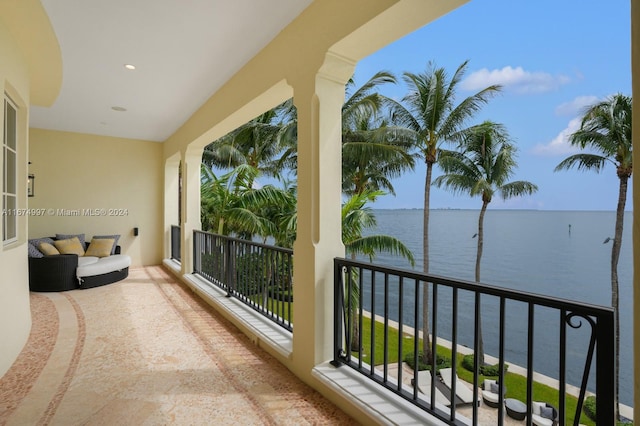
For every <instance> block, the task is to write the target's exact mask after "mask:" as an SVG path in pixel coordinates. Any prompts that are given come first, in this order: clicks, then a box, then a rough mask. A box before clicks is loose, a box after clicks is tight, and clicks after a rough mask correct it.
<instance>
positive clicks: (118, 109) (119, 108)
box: [111, 106, 127, 112]
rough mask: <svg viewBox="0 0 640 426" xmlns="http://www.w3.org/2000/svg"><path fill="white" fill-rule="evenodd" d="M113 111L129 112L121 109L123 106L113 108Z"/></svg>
mask: <svg viewBox="0 0 640 426" xmlns="http://www.w3.org/2000/svg"><path fill="white" fill-rule="evenodd" d="M111 109H112V110H114V111H118V112H124V111H126V110H127V109H126V108H124V107H121V106H112V107H111Z"/></svg>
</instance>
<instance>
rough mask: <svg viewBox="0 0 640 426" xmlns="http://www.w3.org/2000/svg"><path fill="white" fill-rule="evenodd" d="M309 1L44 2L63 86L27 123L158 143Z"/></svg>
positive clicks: (110, 0) (172, 0) (45, 127)
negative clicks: (59, 54) (58, 50)
mask: <svg viewBox="0 0 640 426" xmlns="http://www.w3.org/2000/svg"><path fill="white" fill-rule="evenodd" d="M311 2H312V0H269V1H264V0H233V1H230V0H135V1H131V0H108V1H105V0H82V1H78V0H42V4H43V6H44V8H45V10H46V12H47V14H48V15H49V18H50V20H51V24H52V26H53V29H54V31H55V33H56V36H57V37H58V41H59V43H60V48H61V51H62V63H63V82H62V89H61V91H60V95H59V96H58V98H57V100H56V101H55V103H54V104H53V106H51V107H49V108H45V107H37V106H33V107H32V108H31V110H30V126H31V127H36V128H43V129H54V130H64V131H71V132H80V133H91V134H98V135H105V136H116V137H124V138H133V139H144V140H151V141H164V140H166V139H167V138H168V137H169V136H170V135H171V134H173V133H174V132H175V130H177V129H178V127H180V126H181V125H182V124H183V123H184V122H185V121H186V120H187V118H189V117H190V116H191V115H192V114H193V113H194V112H195V111H196V110H197V109H198V107H199V106H200V105H202V104H203V103H204V102H205V101H206V100H207V99H208V98H209V97H210V96H211V95H212V94H213V93H214V92H215V91H216V90H217V89H218V88H220V87H221V86H222V85H223V84H224V83H225V82H226V81H227V80H228V79H229V78H230V77H231V76H233V75H234V74H235V73H236V72H237V71H238V70H239V69H240V68H241V67H242V66H243V65H244V64H245V63H247V62H248V60H249V59H251V58H252V57H253V56H254V55H255V54H256V53H258V52H259V51H260V50H261V49H262V48H263V47H264V46H266V45H267V44H268V43H269V42H270V41H271V40H272V39H273V38H274V37H275V36H276V35H277V34H278V33H279V32H280V31H281V30H282V29H283V28H284V27H285V26H287V24H289V23H290V22H291V21H292V20H293V19H295V18H296V17H297V16H298V15H299V14H300V13H301V12H302V11H303V10H304V9H305V8H306V7H307V6H308V5H309V4H310V3H311ZM265 17H268V19H265ZM125 64H131V65H134V66H135V67H136V69H135V70H128V69H126V68H125ZM114 107H115V109H116V110H114V109H113V108H114ZM117 109H125V110H126V111H117Z"/></svg>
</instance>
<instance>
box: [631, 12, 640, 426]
mask: <svg viewBox="0 0 640 426" xmlns="http://www.w3.org/2000/svg"><path fill="white" fill-rule="evenodd" d="M631 83H632V96H633V111H634V114H633V125H632V135H633V147H634V150H633V164H635V165H636V166H637V165H640V150H638V148H639V147H640V114H638V113H637V112H638V111H640V5H638V2H637V1H632V2H631ZM639 172H640V170H638V169H636V172H635V173H633V175H632V176H633V178H632V180H633V195H632V196H633V211H634V214H633V365H634V372H633V395H634V396H633V418H634V420H635V421H636V422H637V421H638V420H640V215H639V214H638V212H640V174H639Z"/></svg>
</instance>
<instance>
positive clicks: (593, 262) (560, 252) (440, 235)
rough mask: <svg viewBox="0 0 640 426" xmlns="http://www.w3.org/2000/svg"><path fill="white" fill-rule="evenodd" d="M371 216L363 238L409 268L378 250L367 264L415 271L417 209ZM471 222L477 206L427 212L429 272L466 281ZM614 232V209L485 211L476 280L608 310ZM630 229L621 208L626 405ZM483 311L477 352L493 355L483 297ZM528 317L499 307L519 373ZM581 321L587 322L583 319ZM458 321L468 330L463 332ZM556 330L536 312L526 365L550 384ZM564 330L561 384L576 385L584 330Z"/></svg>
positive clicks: (628, 395) (628, 398)
mask: <svg viewBox="0 0 640 426" xmlns="http://www.w3.org/2000/svg"><path fill="white" fill-rule="evenodd" d="M374 214H375V216H376V220H377V226H376V227H375V228H372V229H369V230H368V231H367V232H366V233H367V234H383V235H390V236H393V237H396V238H398V239H399V240H400V241H402V242H403V243H404V244H405V245H406V246H407V247H408V248H409V249H410V250H411V251H412V252H413V254H414V256H415V259H416V264H415V266H414V267H411V265H410V264H409V263H408V262H407V261H406V260H405V259H403V258H400V257H398V256H394V255H389V254H385V253H381V254H378V255H377V257H376V258H375V259H374V263H376V264H381V265H387V266H393V267H399V268H405V269H413V270H415V271H417V272H421V271H422V235H423V232H422V229H423V210H421V209H406V210H374ZM478 216H479V210H432V211H431V215H430V236H429V244H430V250H429V255H430V262H429V263H430V267H429V271H430V273H431V274H435V275H441V276H446V277H451V278H457V279H462V280H468V281H474V279H475V278H474V273H475V261H476V248H477V239H476V238H477V237H476V238H474V234H476V233H477V231H478ZM614 227H615V212H612V211H541V210H488V211H487V213H486V216H485V221H484V251H483V256H482V263H481V280H480V281H481V282H482V283H484V284H489V285H494V286H499V287H504V288H509V289H514V290H521V291H526V292H530V293H537V294H541V295H546V296H551V297H554V298H558V299H567V300H572V301H579V302H585V303H589V304H595V305H602V306H611V277H610V273H611V267H610V265H611V263H610V262H611V244H612V243H611V242H608V243H606V244H605V243H604V241H605V239H606V238H613V234H614ZM631 229H632V213H631V212H626V213H625V224H624V233H623V241H622V251H621V254H620V260H619V264H618V276H619V287H620V290H619V291H620V334H621V338H620V401H621V403H623V404H626V405H632V404H633V391H632V389H633V383H632V381H633V371H632V370H633V364H632V355H633V344H632V312H633V304H632V291H633V289H632V277H633V261H632V239H631ZM366 260H368V259H366ZM468 296H470V295H468ZM405 297H406V298H411V297H412V296H411V295H405ZM467 299H469V300H465V296H464V295H461V299H460V302H459V303H460V311H459V317H460V319H459V326H458V336H459V337H458V342H459V344H463V345H467V346H470V347H471V346H472V345H473V318H472V315H473V304H472V300H471V299H470V297H467ZM487 299H491V298H487ZM439 303H440V304H441V305H446V304H447V303H449V304H450V297H448V296H447V294H446V292H445V293H444V295H442V296H439ZM465 303H466V304H465ZM482 306H483V307H482V312H483V313H482V318H483V324H482V329H483V339H484V342H485V352H486V353H487V354H488V355H493V356H497V355H498V353H497V348H498V324H499V322H498V312H497V311H498V306H499V305H498V301H497V300H493V301H492V300H484V299H483V304H482ZM365 308H366V306H365ZM391 314H392V315H393V312H392V313H391ZM526 314H527V308H526V305H525V304H520V305H518V304H510V305H508V306H507V310H506V318H507V324H508V330H507V344H506V348H505V358H506V361H507V362H508V363H513V364H517V365H520V366H523V367H524V366H526V362H527V355H526V354H527V341H526V330H527V322H526ZM396 316H397V313H396ZM398 320H399V319H398ZM403 321H404V323H405V324H408V325H410V326H413V325H414V324H412V323H413V319H411V318H403ZM438 321H439V328H438V335H439V336H440V337H443V338H445V339H447V338H450V334H451V333H450V330H451V326H450V319H447V318H446V316H445V318H443V319H442V320H441V319H439V320H438ZM447 321H449V322H447ZM574 322H575V323H576V324H578V323H580V320H579V319H576V320H575V321H574ZM582 323H585V321H584V320H582ZM582 323H580V324H582ZM465 324H468V326H466V327H465ZM558 324H559V320H558V313H557V312H551V311H549V312H545V311H544V309H540V310H539V312H538V311H537V312H536V323H535V327H534V330H535V334H534V336H535V342H536V346H535V352H534V369H535V370H536V371H538V372H540V373H542V374H545V375H548V376H551V377H554V378H558V349H557V346H558V343H557V342H558V340H559V325H558ZM441 330H442V331H441ZM447 330H448V331H447ZM514 330H515V331H514ZM518 330H520V332H519V331H518ZM570 330H571V332H569V333H568V351H567V377H568V378H567V380H568V381H569V382H570V383H572V384H574V385H579V383H580V380H581V378H582V372H583V366H584V357H585V353H586V345H587V342H588V336H589V333H590V329H589V327H588V326H587V325H585V324H582V327H579V328H577V329H576V330H573V329H570ZM547 349H548V350H547ZM592 369H593V368H592ZM589 383H590V386H589V387H590V390H594V389H593V384H594V374H593V371H592V372H591V377H590V382H589Z"/></svg>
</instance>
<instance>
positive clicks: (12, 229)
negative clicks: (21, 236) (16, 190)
mask: <svg viewBox="0 0 640 426" xmlns="http://www.w3.org/2000/svg"><path fill="white" fill-rule="evenodd" d="M6 204H7V209H9V210H10V211H15V209H16V207H17V205H18V204H17V200H16V197H15V196H12V195H7V203H6ZM5 217H6V218H7V222H6V226H5V234H6V236H5V239H4V240H5V241H7V240H13V239H15V238H16V237H17V236H18V232H17V231H18V223H17V218H18V217H17V216H16V215H14V214H11V215H5Z"/></svg>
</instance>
